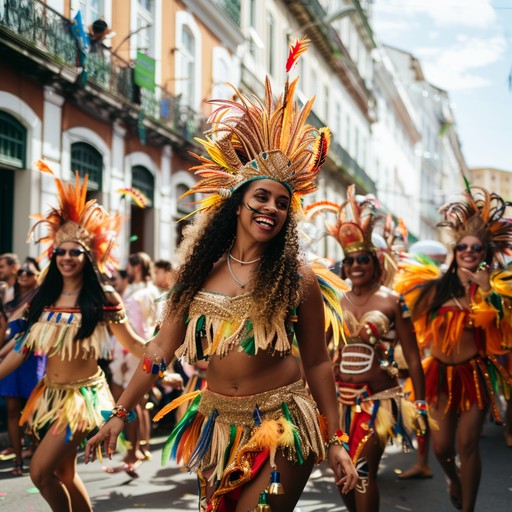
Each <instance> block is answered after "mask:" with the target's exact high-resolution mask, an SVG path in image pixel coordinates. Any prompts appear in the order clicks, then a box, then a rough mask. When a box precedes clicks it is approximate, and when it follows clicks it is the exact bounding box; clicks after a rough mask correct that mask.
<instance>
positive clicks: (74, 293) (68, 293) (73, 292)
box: [60, 290, 80, 297]
mask: <svg viewBox="0 0 512 512" xmlns="http://www.w3.org/2000/svg"><path fill="white" fill-rule="evenodd" d="M79 292H80V290H74V291H72V292H65V291H64V290H63V291H61V292H60V294H61V295H65V296H67V297H69V296H70V295H77V294H78V293H79Z"/></svg>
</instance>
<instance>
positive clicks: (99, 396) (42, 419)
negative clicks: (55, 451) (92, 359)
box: [19, 368, 114, 441]
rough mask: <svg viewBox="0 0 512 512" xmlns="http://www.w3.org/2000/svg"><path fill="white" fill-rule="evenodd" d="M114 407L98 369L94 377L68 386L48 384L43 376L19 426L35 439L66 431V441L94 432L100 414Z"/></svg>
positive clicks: (101, 422) (104, 380) (99, 425)
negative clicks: (79, 434) (25, 425)
mask: <svg viewBox="0 0 512 512" xmlns="http://www.w3.org/2000/svg"><path fill="white" fill-rule="evenodd" d="M113 406H114V399H113V397H112V395H111V393H110V389H109V387H108V384H107V381H106V379H105V374H104V373H103V371H102V370H101V369H99V368H98V371H97V372H96V374H95V375H93V376H91V377H89V378H87V379H83V380H77V381H74V382H69V383H67V384H56V383H54V382H49V381H48V378H47V376H45V377H44V378H43V379H42V380H41V381H40V382H39V384H38V385H37V386H36V388H35V389H34V391H33V392H32V394H31V395H30V397H29V399H28V401H27V404H26V406H25V408H24V410H23V413H22V415H21V418H20V422H19V423H20V426H22V425H24V424H27V426H28V428H29V429H30V431H31V432H32V433H33V434H34V435H35V436H36V437H37V438H38V439H42V438H43V437H44V436H45V434H46V433H47V432H48V431H50V432H51V433H52V434H59V433H60V432H62V431H64V430H65V431H66V441H69V440H71V439H72V438H73V434H74V433H75V432H88V433H93V432H95V431H96V430H97V429H98V428H99V427H101V425H103V423H104V421H105V420H104V418H103V416H102V415H101V411H102V410H107V411H109V410H111V409H112V407H113Z"/></svg>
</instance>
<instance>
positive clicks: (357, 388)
mask: <svg viewBox="0 0 512 512" xmlns="http://www.w3.org/2000/svg"><path fill="white" fill-rule="evenodd" d="M338 391H339V398H338V399H339V401H340V402H341V403H342V404H344V405H356V403H358V402H366V401H370V400H386V399H390V398H392V399H394V400H397V399H398V398H401V397H403V396H404V393H403V391H402V387H401V386H395V387H393V388H389V389H384V390H382V391H379V392H378V393H371V391H370V388H369V387H368V384H356V385H350V386H348V385H344V384H343V383H342V382H339V383H338Z"/></svg>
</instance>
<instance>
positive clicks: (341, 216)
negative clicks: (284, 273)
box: [305, 185, 379, 254]
mask: <svg viewBox="0 0 512 512" xmlns="http://www.w3.org/2000/svg"><path fill="white" fill-rule="evenodd" d="M378 207H379V204H378V203H377V201H376V199H375V198H374V197H373V196H366V197H364V198H362V200H358V199H356V195H355V186H354V185H350V186H349V187H348V189H347V200H346V201H345V202H344V203H342V204H337V203H333V202H331V201H319V202H316V203H311V204H309V205H308V206H307V207H306V208H305V213H306V220H309V221H312V220H313V219H314V218H315V217H316V216H317V215H318V214H319V213H325V212H327V213H334V214H335V215H336V223H335V224H330V223H327V222H326V224H325V225H326V229H327V234H329V235H330V236H332V237H334V238H335V239H336V240H337V241H338V242H339V243H340V245H341V247H342V249H343V253H344V254H349V253H351V252H356V251H372V252H375V251H376V247H375V245H374V244H373V242H372V232H373V228H374V225H375V222H376V220H377V219H378V217H379V216H378V215H377V209H378Z"/></svg>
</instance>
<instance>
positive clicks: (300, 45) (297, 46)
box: [286, 36, 311, 73]
mask: <svg viewBox="0 0 512 512" xmlns="http://www.w3.org/2000/svg"><path fill="white" fill-rule="evenodd" d="M310 43H311V41H310V40H309V39H308V37H307V36H304V37H303V38H302V39H300V40H299V38H297V39H296V40H295V43H293V44H292V43H290V52H289V53H288V58H287V59H286V72H287V73H289V72H290V70H291V69H292V68H293V66H294V65H295V64H296V63H297V61H298V60H299V57H300V56H301V55H302V54H303V53H304V52H306V51H307V49H308V47H309V44H310Z"/></svg>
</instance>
